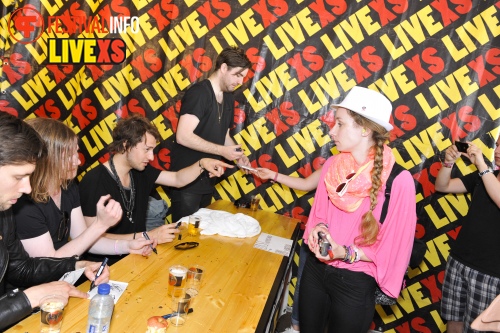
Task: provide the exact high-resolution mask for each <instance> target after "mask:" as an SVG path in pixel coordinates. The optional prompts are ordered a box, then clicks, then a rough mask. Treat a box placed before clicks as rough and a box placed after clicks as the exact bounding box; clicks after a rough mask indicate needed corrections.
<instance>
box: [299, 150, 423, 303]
mask: <svg viewBox="0 0 500 333" xmlns="http://www.w3.org/2000/svg"><path fill="white" fill-rule="evenodd" d="M334 158H336V156H332V157H330V158H329V159H328V160H327V161H326V162H325V164H324V165H323V170H322V173H321V177H320V181H319V184H318V188H317V190H316V195H315V197H314V203H313V206H312V208H311V213H310V215H309V219H308V221H307V225H306V230H305V232H304V237H303V238H304V240H305V242H306V243H307V239H308V238H309V233H310V232H311V230H312V229H313V228H314V227H315V226H316V225H317V224H318V223H320V222H323V223H325V224H327V225H328V226H329V231H330V235H331V236H332V239H333V240H334V241H335V242H337V243H338V244H339V245H351V244H353V243H354V239H355V238H356V237H357V236H358V235H359V233H360V224H361V219H362V216H363V214H364V213H365V212H367V211H368V209H369V208H370V198H369V197H367V198H365V199H364V200H363V202H362V203H361V206H360V207H359V208H358V209H357V210H356V211H355V212H352V213H348V212H345V211H342V210H340V209H338V208H337V207H336V206H334V205H333V204H332V202H331V201H330V199H329V198H328V193H327V192H326V187H325V182H324V176H325V173H326V172H327V170H328V168H329V167H330V165H331V163H332V161H333V159H334ZM384 193H385V184H384V185H383V186H382V189H381V190H380V191H379V193H378V195H377V199H378V203H377V206H376V207H375V210H374V212H373V215H374V216H375V218H376V219H377V220H378V219H379V218H380V213H381V211H382V205H383V203H384V200H385V194H384ZM416 223H417V216H416V200H415V184H414V181H413V178H412V176H411V174H410V173H409V172H408V171H403V172H401V173H400V174H399V175H398V176H397V177H395V178H394V181H393V183H392V189H391V196H390V201H389V207H388V209H387V215H386V218H385V220H384V223H383V224H381V225H380V224H379V226H380V230H379V233H378V240H377V241H376V242H375V243H374V244H373V245H371V246H368V247H359V248H361V249H363V251H364V253H365V255H366V256H367V257H368V258H370V259H371V260H372V262H366V261H359V262H356V263H353V264H349V263H345V262H343V261H341V260H333V261H331V262H328V265H331V266H334V267H338V268H343V269H349V270H351V271H356V272H364V273H366V274H368V275H370V276H373V277H374V278H375V280H376V281H377V283H378V285H379V286H380V288H381V289H382V291H383V292H384V293H386V294H387V295H389V296H392V297H394V298H397V297H398V295H399V293H400V291H401V287H402V283H403V277H404V275H405V273H406V270H407V268H408V262H409V260H410V254H411V249H412V246H413V239H414V237H415V226H416Z"/></svg>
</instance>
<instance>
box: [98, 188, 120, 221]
mask: <svg viewBox="0 0 500 333" xmlns="http://www.w3.org/2000/svg"><path fill="white" fill-rule="evenodd" d="M96 208H97V222H99V223H101V224H103V225H106V226H107V227H108V228H109V227H112V226H114V225H115V224H116V223H118V221H120V220H121V218H122V214H123V210H122V207H121V205H120V203H119V202H117V201H115V200H113V199H111V195H109V194H108V195H103V196H102V197H101V198H100V199H99V201H98V202H97V204H96Z"/></svg>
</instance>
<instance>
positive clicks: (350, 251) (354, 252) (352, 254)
mask: <svg viewBox="0 0 500 333" xmlns="http://www.w3.org/2000/svg"><path fill="white" fill-rule="evenodd" d="M344 250H345V256H344V259H342V261H343V262H346V263H348V264H352V263H355V262H358V261H359V260H360V259H361V255H360V254H359V249H358V248H357V247H356V246H355V245H349V246H345V245H344Z"/></svg>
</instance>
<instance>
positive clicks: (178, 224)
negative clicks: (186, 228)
mask: <svg viewBox="0 0 500 333" xmlns="http://www.w3.org/2000/svg"><path fill="white" fill-rule="evenodd" d="M181 223H182V221H179V222H177V225H176V226H175V229H179V227H180V226H181ZM181 238H182V235H181V234H179V236H178V239H179V240H181Z"/></svg>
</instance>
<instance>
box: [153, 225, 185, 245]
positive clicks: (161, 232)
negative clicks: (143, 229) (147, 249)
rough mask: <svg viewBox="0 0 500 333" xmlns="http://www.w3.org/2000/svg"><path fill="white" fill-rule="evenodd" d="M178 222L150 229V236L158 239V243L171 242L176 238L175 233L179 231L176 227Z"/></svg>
mask: <svg viewBox="0 0 500 333" xmlns="http://www.w3.org/2000/svg"><path fill="white" fill-rule="evenodd" d="M176 225H177V223H170V224H165V225H162V226H161V227H158V228H154V229H153V230H151V231H149V232H148V234H149V237H150V238H151V239H154V240H155V241H157V243H158V244H163V243H169V242H172V241H173V240H174V239H175V235H176V234H178V233H179V229H177V228H176Z"/></svg>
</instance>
